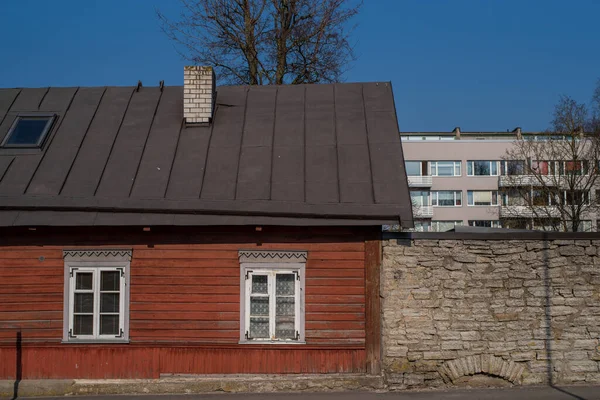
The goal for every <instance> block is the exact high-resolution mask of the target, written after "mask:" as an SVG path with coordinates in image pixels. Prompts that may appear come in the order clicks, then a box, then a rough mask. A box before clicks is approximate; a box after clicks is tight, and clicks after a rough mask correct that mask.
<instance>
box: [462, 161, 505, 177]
mask: <svg viewBox="0 0 600 400" xmlns="http://www.w3.org/2000/svg"><path fill="white" fill-rule="evenodd" d="M499 164H500V162H499V161H467V175H469V176H498V172H499V171H498V170H499Z"/></svg>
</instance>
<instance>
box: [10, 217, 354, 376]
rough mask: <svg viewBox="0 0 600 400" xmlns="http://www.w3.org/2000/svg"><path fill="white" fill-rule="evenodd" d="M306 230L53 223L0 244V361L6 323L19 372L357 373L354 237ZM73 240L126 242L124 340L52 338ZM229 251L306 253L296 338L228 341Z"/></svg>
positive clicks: (233, 289) (233, 325) (233, 302)
mask: <svg viewBox="0 0 600 400" xmlns="http://www.w3.org/2000/svg"><path fill="white" fill-rule="evenodd" d="M265 229H266V228H265ZM269 229H271V228H269ZM272 229H274V228H272ZM140 231H141V229H140ZM311 231H313V232H314V231H315V228H310V229H306V230H301V229H296V230H293V231H291V232H289V231H284V232H282V233H281V234H279V233H278V232H277V231H273V232H271V233H270V235H269V234H267V235H263V236H262V237H261V238H260V240H258V239H253V238H252V237H251V236H249V235H248V234H247V233H246V234H239V233H234V232H235V231H234V230H232V231H228V232H226V233H221V234H217V235H212V236H210V237H203V236H200V235H196V236H195V237H194V238H191V239H182V237H183V236H176V237H172V236H160V235H153V234H148V235H142V234H141V233H137V234H135V235H131V234H130V235H120V236H119V237H127V238H128V240H122V239H121V240H119V239H114V237H115V236H114V234H113V235H111V234H109V233H104V232H99V233H97V234H90V233H88V234H86V235H79V236H78V237H77V238H75V239H74V238H73V235H72V234H69V233H64V234H63V235H60V234H57V235H54V236H53V238H52V240H51V241H50V242H49V243H45V245H44V246H33V245H32V244H31V243H28V242H27V240H26V239H23V242H24V244H20V243H16V244H15V243H10V244H8V245H5V246H2V245H0V360H11V359H12V360H14V357H15V356H14V352H15V346H14V343H15V339H14V337H15V336H14V335H15V329H16V328H17V327H18V328H21V329H22V330H23V332H22V335H23V354H22V360H23V377H24V378H30V379H34V378H50V377H52V378H61V377H63V378H127V377H128V378H133V377H157V376H158V375H159V374H160V373H167V374H168V373H187V374H210V373H319V372H322V373H325V372H363V371H365V364H366V360H365V244H364V239H363V236H362V235H361V234H360V231H358V234H357V232H356V231H351V230H341V231H340V230H338V231H335V230H334V232H328V231H327V230H324V231H323V232H324V234H322V235H319V236H316V235H315V234H314V233H312V232H311ZM250 232H252V233H255V232H254V231H253V230H252V231H250ZM136 235H137V236H136ZM109 237H112V238H113V239H107V238H109ZM257 242H258V243H257ZM0 243H1V242H0ZM42 243H44V242H43V241H42ZM75 244H77V245H79V246H80V247H82V248H93V247H95V246H99V247H123V248H132V249H133V259H132V262H131V285H130V294H131V295H130V331H129V333H130V340H131V343H130V344H117V345H102V346H99V345H76V344H60V340H61V338H62V326H63V284H64V282H63V280H64V278H63V276H64V271H63V268H64V266H63V260H62V250H63V249H64V248H73V247H77V246H76V245H75ZM240 249H259V250H305V251H308V261H307V264H306V296H305V297H306V305H305V308H306V309H305V320H306V342H307V344H306V345H299V346H285V347H282V346H277V345H238V344H237V343H238V340H239V331H240V326H239V312H240V310H239V307H240V305H239V303H240V281H239V280H240V278H239V276H240V267H239V262H238V250H240ZM211 345H212V346H211ZM181 346H184V347H181ZM41 360H45V361H44V362H42V361H41ZM52 360H60V361H56V362H52ZM91 360H93V361H91ZM57 364H60V365H61V367H60V368H58V369H56V365H57ZM102 365H104V367H103V366H102ZM107 365H110V367H109V366H107ZM14 371H15V366H14V365H13V362H10V361H8V362H2V363H0V379H2V378H3V377H4V378H10V377H11V376H12V374H13V373H14Z"/></svg>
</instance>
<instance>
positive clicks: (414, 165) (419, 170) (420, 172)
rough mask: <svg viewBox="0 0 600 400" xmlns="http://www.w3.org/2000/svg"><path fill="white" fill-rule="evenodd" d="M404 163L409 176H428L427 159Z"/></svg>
mask: <svg viewBox="0 0 600 400" xmlns="http://www.w3.org/2000/svg"><path fill="white" fill-rule="evenodd" d="M404 165H405V169H406V175H407V176H427V162H426V161H406V162H405V163H404Z"/></svg>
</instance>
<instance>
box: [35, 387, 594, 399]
mask: <svg viewBox="0 0 600 400" xmlns="http://www.w3.org/2000/svg"><path fill="white" fill-rule="evenodd" d="M90 398H93V400H167V399H169V400H171V399H173V400H280V399H281V400H284V399H285V400H304V399H306V400H425V399H427V400H442V399H443V400H478V399H482V400H484V399H485V400H500V399H510V400H600V386H561V387H560V388H559V387H556V388H551V387H526V388H504V389H472V390H452V391H427V392H394V393H370V392H369V393H366V392H345V393H269V394H267V393H264V394H263V393H260V394H207V395H141V396H87V397H86V396H83V397H81V396H69V397H68V399H69V400H90ZM32 399H37V400H41V398H39V397H38V398H32ZM44 399H45V400H50V399H52V400H65V397H46V398H44Z"/></svg>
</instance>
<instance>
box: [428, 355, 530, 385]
mask: <svg viewBox="0 0 600 400" xmlns="http://www.w3.org/2000/svg"><path fill="white" fill-rule="evenodd" d="M524 371H525V364H524V363H516V362H514V361H506V360H503V359H502V358H500V357H495V356H492V355H488V354H479V355H474V356H467V357H461V358H456V359H454V360H450V361H446V362H444V363H443V364H442V365H441V366H440V367H439V368H438V372H439V373H440V375H441V376H442V378H443V379H444V381H445V382H446V383H454V382H455V381H456V380H458V379H459V378H461V377H463V376H472V375H476V374H485V375H490V376H495V377H498V378H502V379H505V380H507V381H509V382H511V383H513V384H515V385H518V384H520V383H521V377H522V376H523V372H524Z"/></svg>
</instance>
